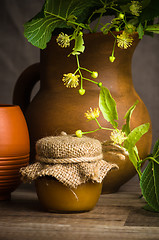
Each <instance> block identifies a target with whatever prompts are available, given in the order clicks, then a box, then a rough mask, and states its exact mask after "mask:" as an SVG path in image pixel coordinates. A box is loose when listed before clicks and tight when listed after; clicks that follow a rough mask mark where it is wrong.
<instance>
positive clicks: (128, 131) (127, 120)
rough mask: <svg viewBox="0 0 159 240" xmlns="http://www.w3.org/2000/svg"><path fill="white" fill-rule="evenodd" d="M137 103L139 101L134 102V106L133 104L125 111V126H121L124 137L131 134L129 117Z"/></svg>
mask: <svg viewBox="0 0 159 240" xmlns="http://www.w3.org/2000/svg"><path fill="white" fill-rule="evenodd" d="M138 102H139V101H138V100H137V101H136V102H135V104H134V105H133V106H132V107H130V109H129V110H128V111H127V113H126V114H125V117H124V119H126V124H125V125H123V127H122V131H123V132H125V134H126V135H128V134H129V133H130V132H131V130H130V119H131V115H132V113H133V111H134V109H135V107H136V105H137V104H138Z"/></svg>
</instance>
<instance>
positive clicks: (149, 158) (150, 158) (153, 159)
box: [144, 157, 159, 164]
mask: <svg viewBox="0 0 159 240" xmlns="http://www.w3.org/2000/svg"><path fill="white" fill-rule="evenodd" d="M144 160H145V161H146V160H152V161H154V162H156V163H157V164H159V162H158V161H157V160H156V159H155V158H153V157H147V158H145V159H144Z"/></svg>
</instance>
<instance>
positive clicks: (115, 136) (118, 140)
mask: <svg viewBox="0 0 159 240" xmlns="http://www.w3.org/2000/svg"><path fill="white" fill-rule="evenodd" d="M99 115H100V110H99V108H94V110H93V109H92V108H90V110H89V111H87V112H86V113H85V117H86V118H87V119H88V120H89V121H91V120H95V121H96V123H97V124H98V126H99V128H98V129H96V130H94V131H97V130H100V129H105V130H110V131H112V132H111V135H110V139H111V141H113V144H118V145H121V144H122V143H123V142H124V141H125V140H126V139H127V137H126V135H125V133H124V132H123V131H122V130H119V129H110V128H104V127H102V126H101V125H100V124H99V122H98V121H97V118H98V117H99ZM94 131H90V132H82V130H77V131H76V136H77V137H80V138H81V137H82V136H83V134H87V133H91V132H94Z"/></svg>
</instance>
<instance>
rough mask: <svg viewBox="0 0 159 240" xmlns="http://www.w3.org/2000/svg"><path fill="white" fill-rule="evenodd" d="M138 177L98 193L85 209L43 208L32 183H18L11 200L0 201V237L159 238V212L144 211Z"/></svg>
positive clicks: (19, 239) (18, 239)
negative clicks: (68, 211)
mask: <svg viewBox="0 0 159 240" xmlns="http://www.w3.org/2000/svg"><path fill="white" fill-rule="evenodd" d="M139 196H140V188H139V184H138V181H137V180H136V178H135V180H134V179H133V180H131V181H129V182H128V183H127V184H125V185H124V186H122V187H121V189H120V190H119V191H118V192H117V193H113V194H107V195H101V196H100V199H99V201H98V203H97V205H96V207H95V208H94V209H93V210H92V211H90V212H87V213H78V214H56V213H48V212H44V211H43V209H42V208H41V206H40V204H39V201H38V199H37V196H36V193H35V191H34V187H33V186H32V187H30V188H29V187H24V186H23V185H21V186H20V187H19V188H18V189H17V190H16V191H15V192H13V193H12V200H11V201H1V202H0V240H14V239H15V240H45V239H46V240H56V239H63V240H67V239H75V240H78V239H85V240H87V239H97V240H100V239H104V240H106V239H114V240H116V239H120V240H125V239H126V240H129V239H133V240H136V239H137V240H140V239H144V240H145V239H159V213H152V212H148V211H145V210H144V209H143V208H142V207H143V206H144V205H145V202H144V199H140V198H139Z"/></svg>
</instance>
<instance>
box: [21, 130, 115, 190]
mask: <svg viewBox="0 0 159 240" xmlns="http://www.w3.org/2000/svg"><path fill="white" fill-rule="evenodd" d="M36 153H37V154H36V162H35V163H34V164H32V165H29V166H27V167H25V168H21V169H20V173H21V175H22V179H23V181H33V180H35V179H37V178H38V177H43V176H52V177H54V178H56V179H57V180H58V181H60V182H61V183H63V184H64V185H66V186H68V187H70V188H76V187H77V186H79V185H80V184H82V183H86V182H87V181H89V180H91V181H93V182H97V183H101V182H102V180H103V179H104V177H105V176H106V174H107V173H108V171H110V170H111V169H112V168H118V167H117V165H116V164H111V163H108V162H106V161H104V160H103V154H102V146H101V143H100V141H98V140H96V139H93V138H89V137H82V138H78V137H73V136H69V135H67V136H51V137H45V138H42V139H40V140H39V141H37V143H36Z"/></svg>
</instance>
